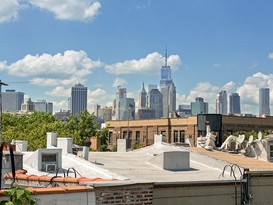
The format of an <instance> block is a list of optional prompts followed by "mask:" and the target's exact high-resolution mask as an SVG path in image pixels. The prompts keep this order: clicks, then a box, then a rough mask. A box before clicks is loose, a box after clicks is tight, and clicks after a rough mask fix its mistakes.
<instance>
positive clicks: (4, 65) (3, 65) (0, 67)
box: [0, 61, 7, 71]
mask: <svg viewBox="0 0 273 205" xmlns="http://www.w3.org/2000/svg"><path fill="white" fill-rule="evenodd" d="M6 68H7V63H6V61H4V62H0V71H3V70H5V69H6Z"/></svg>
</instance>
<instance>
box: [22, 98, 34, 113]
mask: <svg viewBox="0 0 273 205" xmlns="http://www.w3.org/2000/svg"><path fill="white" fill-rule="evenodd" d="M21 111H22V112H33V111H34V103H33V102H32V101H31V98H27V99H26V100H25V101H24V102H23V103H22V105H21Z"/></svg>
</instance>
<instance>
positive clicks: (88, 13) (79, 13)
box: [29, 0, 101, 21]
mask: <svg viewBox="0 0 273 205" xmlns="http://www.w3.org/2000/svg"><path fill="white" fill-rule="evenodd" d="M29 3H30V4H31V5H33V6H35V7H38V8H41V9H44V10H47V11H49V12H52V13H53V14H54V15H55V17H56V18H57V19H60V20H75V21H91V20H93V19H94V18H95V17H96V16H97V15H98V13H99V9H100V8H101V4H100V3H99V2H98V1H97V0H47V1H44V0H29Z"/></svg>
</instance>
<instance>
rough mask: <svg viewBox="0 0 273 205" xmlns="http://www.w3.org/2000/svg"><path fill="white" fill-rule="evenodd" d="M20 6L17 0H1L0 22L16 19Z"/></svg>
mask: <svg viewBox="0 0 273 205" xmlns="http://www.w3.org/2000/svg"><path fill="white" fill-rule="evenodd" d="M20 8H21V6H20V4H19V1H18V0H1V6H0V23H3V22H8V21H14V20H16V19H17V17H18V11H19V10H20Z"/></svg>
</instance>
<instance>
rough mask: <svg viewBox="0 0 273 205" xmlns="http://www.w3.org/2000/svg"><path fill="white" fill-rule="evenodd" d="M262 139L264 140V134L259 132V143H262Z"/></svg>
mask: <svg viewBox="0 0 273 205" xmlns="http://www.w3.org/2000/svg"><path fill="white" fill-rule="evenodd" d="M262 138H263V134H262V132H261V131H259V133H258V140H259V141H261V140H262Z"/></svg>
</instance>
